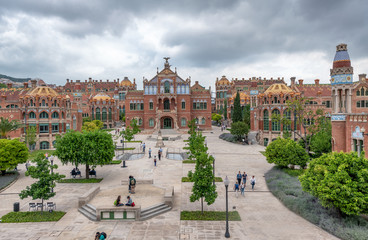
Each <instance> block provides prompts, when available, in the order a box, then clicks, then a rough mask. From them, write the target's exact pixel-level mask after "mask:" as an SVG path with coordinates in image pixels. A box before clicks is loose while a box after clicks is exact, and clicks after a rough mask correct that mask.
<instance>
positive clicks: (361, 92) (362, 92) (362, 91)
mask: <svg viewBox="0 0 368 240" xmlns="http://www.w3.org/2000/svg"><path fill="white" fill-rule="evenodd" d="M360 96H364V88H362V89H360Z"/></svg>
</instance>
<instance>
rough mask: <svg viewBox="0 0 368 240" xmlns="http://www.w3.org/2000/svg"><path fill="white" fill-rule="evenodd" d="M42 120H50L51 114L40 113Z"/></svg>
mask: <svg viewBox="0 0 368 240" xmlns="http://www.w3.org/2000/svg"><path fill="white" fill-rule="evenodd" d="M40 118H49V114H48V113H47V112H42V113H40Z"/></svg>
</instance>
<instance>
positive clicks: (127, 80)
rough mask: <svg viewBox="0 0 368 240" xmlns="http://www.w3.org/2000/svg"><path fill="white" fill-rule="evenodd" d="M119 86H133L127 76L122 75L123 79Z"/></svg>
mask: <svg viewBox="0 0 368 240" xmlns="http://www.w3.org/2000/svg"><path fill="white" fill-rule="evenodd" d="M120 86H121V87H130V86H133V83H132V82H131V81H130V80H129V79H128V78H127V77H124V79H123V81H121V82H120Z"/></svg>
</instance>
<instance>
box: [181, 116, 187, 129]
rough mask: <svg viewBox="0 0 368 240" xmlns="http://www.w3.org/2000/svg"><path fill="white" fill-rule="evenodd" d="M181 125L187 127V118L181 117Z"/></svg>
mask: <svg viewBox="0 0 368 240" xmlns="http://www.w3.org/2000/svg"><path fill="white" fill-rule="evenodd" d="M181 126H182V127H186V126H187V120H186V119H185V118H182V119H181Z"/></svg>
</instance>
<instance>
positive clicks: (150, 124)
mask: <svg viewBox="0 0 368 240" xmlns="http://www.w3.org/2000/svg"><path fill="white" fill-rule="evenodd" d="M154 125H155V120H153V118H151V119H150V120H149V126H150V127H153V126H154Z"/></svg>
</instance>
